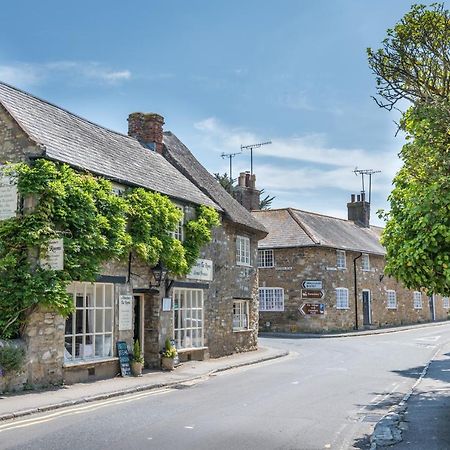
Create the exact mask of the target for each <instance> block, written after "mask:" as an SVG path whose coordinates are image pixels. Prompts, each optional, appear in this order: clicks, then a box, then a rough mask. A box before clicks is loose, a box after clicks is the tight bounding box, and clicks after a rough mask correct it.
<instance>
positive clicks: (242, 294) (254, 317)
mask: <svg viewBox="0 0 450 450" xmlns="http://www.w3.org/2000/svg"><path fill="white" fill-rule="evenodd" d="M222 225H223V226H222V227H219V228H216V229H214V231H213V240H212V242H211V243H210V244H209V245H208V246H207V247H206V248H205V249H204V250H203V252H202V255H201V258H206V259H211V260H213V262H214V280H213V281H212V282H211V283H210V285H209V290H207V291H205V299H204V308H205V345H207V346H208V347H209V353H210V356H211V357H213V358H216V357H220V356H225V355H230V354H232V353H234V352H242V351H248V350H254V349H256V347H257V328H258V301H257V292H258V271H257V268H256V266H257V245H258V243H257V240H256V239H255V237H254V235H252V234H250V233H248V232H247V231H245V230H244V229H242V228H239V227H237V226H236V225H234V224H232V223H231V222H229V221H227V220H224V221H223V224H222ZM237 235H241V236H247V237H249V238H250V242H251V244H250V245H251V267H244V266H238V265H236V236H237ZM238 299H242V300H248V301H249V312H250V318H249V329H248V330H245V331H233V324H232V319H233V300H238Z"/></svg>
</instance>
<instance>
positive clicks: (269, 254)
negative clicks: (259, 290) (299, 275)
mask: <svg viewBox="0 0 450 450" xmlns="http://www.w3.org/2000/svg"><path fill="white" fill-rule="evenodd" d="M273 266H274V264H273V250H272V249H271V250H258V267H273Z"/></svg>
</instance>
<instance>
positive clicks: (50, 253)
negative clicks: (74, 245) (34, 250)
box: [40, 239, 64, 270]
mask: <svg viewBox="0 0 450 450" xmlns="http://www.w3.org/2000/svg"><path fill="white" fill-rule="evenodd" d="M40 264H41V267H43V268H44V269H51V270H64V240H63V239H52V240H51V241H50V242H49V243H48V248H47V254H46V255H45V256H43V257H42V258H41V259H40Z"/></svg>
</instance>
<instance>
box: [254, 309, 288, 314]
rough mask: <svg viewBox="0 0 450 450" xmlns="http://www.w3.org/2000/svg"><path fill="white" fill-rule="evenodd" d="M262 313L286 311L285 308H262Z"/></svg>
mask: <svg viewBox="0 0 450 450" xmlns="http://www.w3.org/2000/svg"><path fill="white" fill-rule="evenodd" d="M259 312H260V313H268V312H269V313H271V312H284V309H260V310H259Z"/></svg>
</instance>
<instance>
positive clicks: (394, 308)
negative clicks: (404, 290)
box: [386, 306, 397, 311]
mask: <svg viewBox="0 0 450 450" xmlns="http://www.w3.org/2000/svg"><path fill="white" fill-rule="evenodd" d="M386 309H390V310H391V311H397V307H396V306H394V307H390V306H387V307H386Z"/></svg>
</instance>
